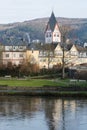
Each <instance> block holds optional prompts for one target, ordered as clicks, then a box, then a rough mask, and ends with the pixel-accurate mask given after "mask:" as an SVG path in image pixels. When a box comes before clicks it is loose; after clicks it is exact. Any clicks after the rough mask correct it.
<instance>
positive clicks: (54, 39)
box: [45, 12, 61, 44]
mask: <svg viewBox="0 0 87 130" xmlns="http://www.w3.org/2000/svg"><path fill="white" fill-rule="evenodd" d="M60 42H61V32H60V29H59V26H58V23H57V20H56V17H55V15H54V13H53V12H52V14H51V17H50V18H49V21H48V23H47V26H46V29H45V43H47V44H48V43H49V44H50V43H53V44H55V43H60Z"/></svg>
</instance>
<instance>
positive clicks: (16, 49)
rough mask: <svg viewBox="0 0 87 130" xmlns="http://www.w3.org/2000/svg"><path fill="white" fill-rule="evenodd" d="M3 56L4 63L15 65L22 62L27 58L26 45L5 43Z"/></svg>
mask: <svg viewBox="0 0 87 130" xmlns="http://www.w3.org/2000/svg"><path fill="white" fill-rule="evenodd" d="M2 56H3V64H8V62H11V63H12V64H13V65H14V64H15V65H19V64H22V63H23V61H24V59H26V45H13V46H12V45H5V46H4V50H3V54H2Z"/></svg>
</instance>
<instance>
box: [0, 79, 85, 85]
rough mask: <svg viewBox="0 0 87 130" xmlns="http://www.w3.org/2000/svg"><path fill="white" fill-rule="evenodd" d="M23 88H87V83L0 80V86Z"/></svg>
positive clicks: (44, 80)
mask: <svg viewBox="0 0 87 130" xmlns="http://www.w3.org/2000/svg"><path fill="white" fill-rule="evenodd" d="M4 85H6V86H15V87H16V86H17V87H20V86H23V87H43V86H53V87H54V86H62V87H69V86H81V87H87V81H78V80H69V79H65V80H61V79H53V80H48V79H47V80H46V79H29V80H27V79H0V86H4Z"/></svg>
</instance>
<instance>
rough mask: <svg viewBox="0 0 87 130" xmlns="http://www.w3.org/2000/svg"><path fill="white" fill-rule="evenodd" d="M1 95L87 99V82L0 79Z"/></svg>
mask: <svg viewBox="0 0 87 130" xmlns="http://www.w3.org/2000/svg"><path fill="white" fill-rule="evenodd" d="M0 95H11V96H12V95H18V96H20V95H22V96H57V97H87V81H78V80H69V79H65V80H61V79H51V80H48V79H47V80H46V79H29V80H28V79H0Z"/></svg>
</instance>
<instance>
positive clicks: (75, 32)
mask: <svg viewBox="0 0 87 130" xmlns="http://www.w3.org/2000/svg"><path fill="white" fill-rule="evenodd" d="M57 21H58V24H59V26H60V27H62V25H66V26H69V27H71V29H72V30H71V31H70V32H69V37H70V38H73V39H79V40H80V41H81V42H85V41H87V19H80V18H79V19H72V18H57ZM47 22H48V18H39V19H35V20H30V21H24V22H21V23H20V22H19V23H12V24H3V25H0V42H2V43H4V44H6V43H7V42H11V43H12V44H18V43H20V42H22V41H23V42H25V43H28V42H29V36H30V40H31V41H32V40H35V39H39V40H41V41H42V42H44V32H45V27H46V24H47Z"/></svg>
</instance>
